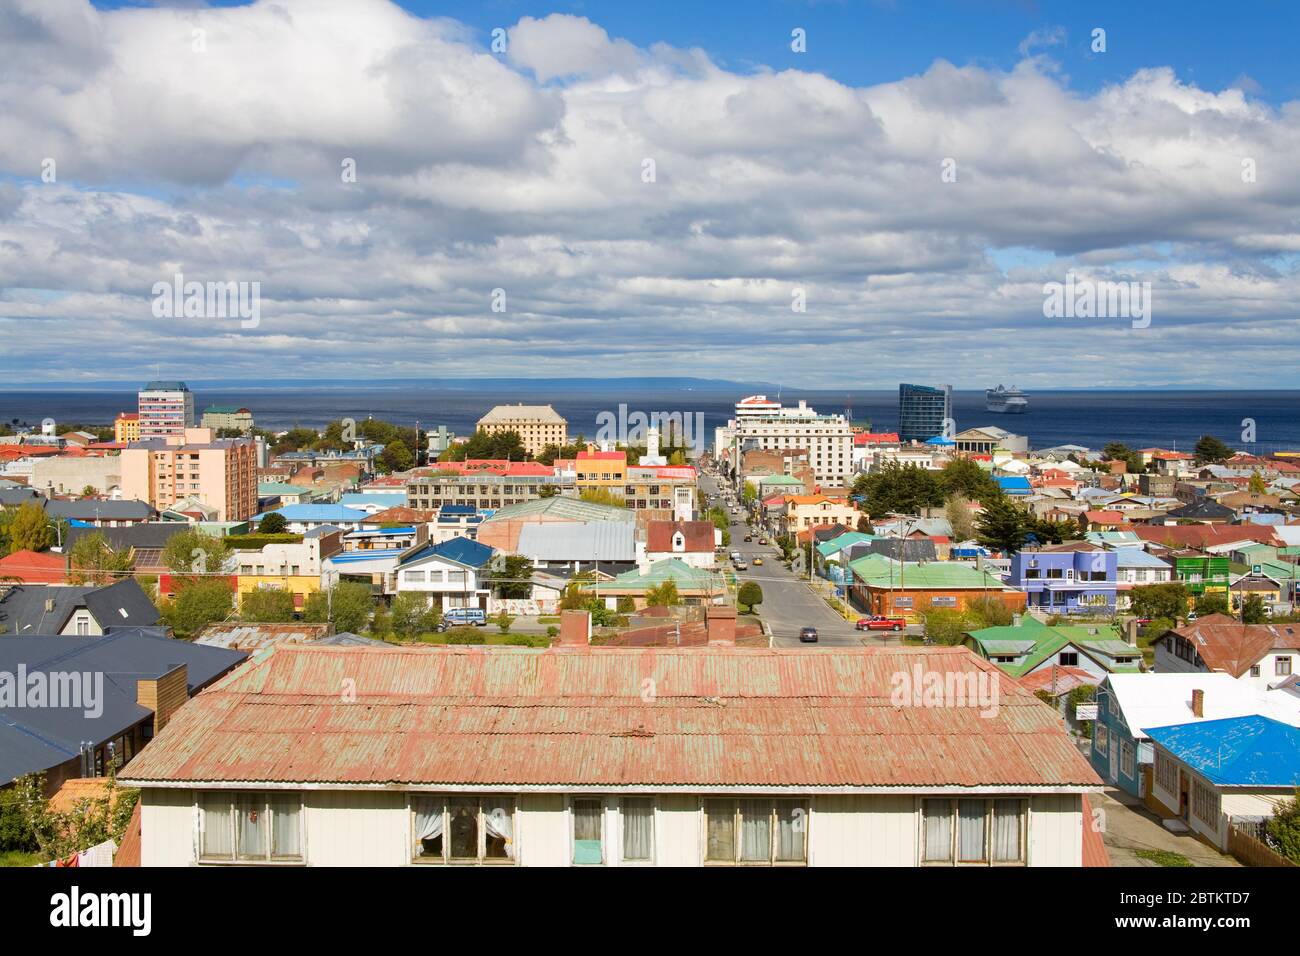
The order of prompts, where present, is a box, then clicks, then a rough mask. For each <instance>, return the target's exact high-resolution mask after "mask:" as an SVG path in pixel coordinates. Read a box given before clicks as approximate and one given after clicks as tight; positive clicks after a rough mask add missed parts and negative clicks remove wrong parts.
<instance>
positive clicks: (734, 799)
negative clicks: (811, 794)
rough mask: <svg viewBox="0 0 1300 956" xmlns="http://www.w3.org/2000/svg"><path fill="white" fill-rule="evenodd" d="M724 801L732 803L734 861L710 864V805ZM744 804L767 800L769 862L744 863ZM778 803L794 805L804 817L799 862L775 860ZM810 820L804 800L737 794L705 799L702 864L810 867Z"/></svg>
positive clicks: (719, 861)
mask: <svg viewBox="0 0 1300 956" xmlns="http://www.w3.org/2000/svg"><path fill="white" fill-rule="evenodd" d="M711 800H725V801H730V802H731V803H733V804H734V805H735V806H734V809H733V812H732V822H731V827H732V830H731V834H732V836H731V841H732V852H733V854H734V858H733V859H731V860H710V859H709V858H708V857H709V801H711ZM743 800H766V801H767V803H768V831H767V832H768V836H767V843H768V847H767V859H766V860H742V859H741V858H740V854H741V852H742V849H743V841H742V840H741V812H740V804H741V801H743ZM778 803H792V804H795V807H794V813H795V814H801V815H802V817H803V826H802V827H799V828H798V830H797V832H799V833H800V834H801V835H802V837H803V847H802V859H798V860H778V859H777V858H776V848H777V842H778V841H777V819H776V807H777V804H778ZM810 819H811V811H810V804H809V801H808V800H807V799H805V798H802V797H765V796H762V795H750V794H738V795H736V796H711V797H704V798H702V799H701V800H700V861H701V863H703V865H704V866H794V867H800V866H807V865H808V824H809V821H810Z"/></svg>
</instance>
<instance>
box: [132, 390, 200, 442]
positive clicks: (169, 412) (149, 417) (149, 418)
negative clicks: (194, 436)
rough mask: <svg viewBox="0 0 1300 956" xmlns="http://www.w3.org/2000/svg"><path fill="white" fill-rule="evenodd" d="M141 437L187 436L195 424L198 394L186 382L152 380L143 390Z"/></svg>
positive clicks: (141, 392)
mask: <svg viewBox="0 0 1300 956" xmlns="http://www.w3.org/2000/svg"><path fill="white" fill-rule="evenodd" d="M138 401H139V406H138V407H139V412H140V439H141V440H142V441H143V440H146V439H149V438H169V437H175V436H181V437H184V435H185V429H187V428H193V427H194V393H193V392H191V391H190V390H189V388H188V386H186V384H185V383H184V382H150V383H149V384H148V385H146V386H145V387H144V388H142V389H140V393H139V396H138Z"/></svg>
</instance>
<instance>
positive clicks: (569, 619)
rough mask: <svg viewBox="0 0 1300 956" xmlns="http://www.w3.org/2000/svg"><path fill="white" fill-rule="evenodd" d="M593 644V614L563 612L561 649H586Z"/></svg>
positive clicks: (586, 612)
mask: <svg viewBox="0 0 1300 956" xmlns="http://www.w3.org/2000/svg"><path fill="white" fill-rule="evenodd" d="M590 643H591V612H590V611H561V612H560V640H559V644H558V646H559V647H586V646H587V645H588V644H590Z"/></svg>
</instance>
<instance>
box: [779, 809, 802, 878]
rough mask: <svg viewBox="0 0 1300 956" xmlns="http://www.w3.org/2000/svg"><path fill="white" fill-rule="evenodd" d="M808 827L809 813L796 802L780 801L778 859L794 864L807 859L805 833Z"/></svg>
mask: <svg viewBox="0 0 1300 956" xmlns="http://www.w3.org/2000/svg"><path fill="white" fill-rule="evenodd" d="M807 826H808V815H807V811H805V810H804V809H803V807H802V806H801V805H800V804H798V803H794V802H788V801H778V802H777V804H776V858H777V860H779V861H781V862H783V863H784V862H792V861H796V860H802V859H804V858H805V856H806V854H805V853H804V831H805V829H806V828H807Z"/></svg>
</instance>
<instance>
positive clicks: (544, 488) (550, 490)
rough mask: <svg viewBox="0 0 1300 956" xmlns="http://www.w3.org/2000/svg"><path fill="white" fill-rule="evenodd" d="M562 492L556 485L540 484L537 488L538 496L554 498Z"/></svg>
mask: <svg viewBox="0 0 1300 956" xmlns="http://www.w3.org/2000/svg"><path fill="white" fill-rule="evenodd" d="M559 493H560V489H559V488H558V487H557V486H555V485H540V486H539V487H538V489H537V497H539V498H554V497H555V496H556V495H558V494H559Z"/></svg>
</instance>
